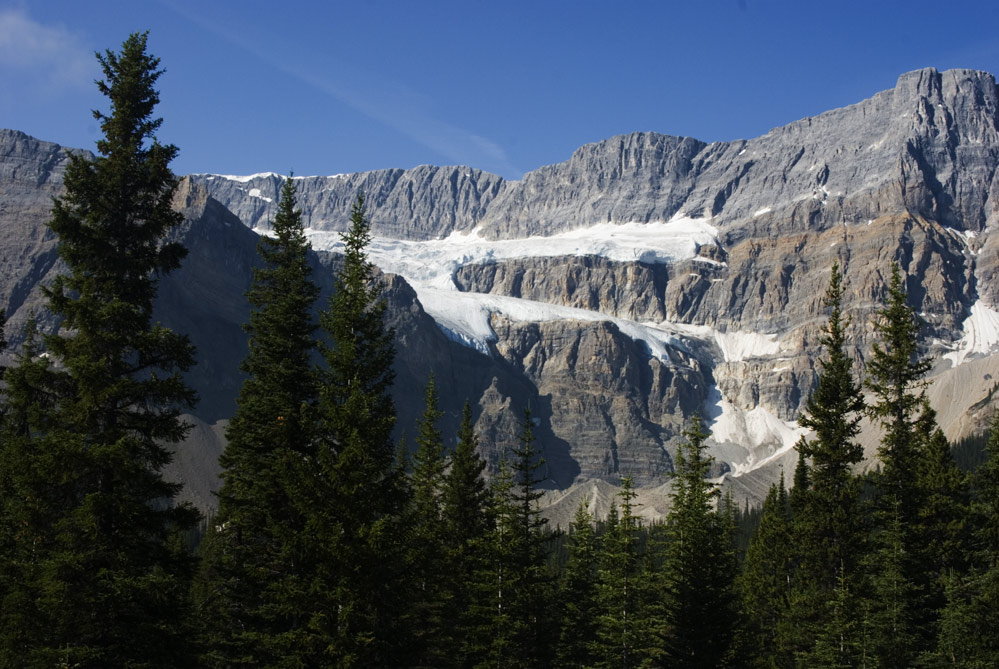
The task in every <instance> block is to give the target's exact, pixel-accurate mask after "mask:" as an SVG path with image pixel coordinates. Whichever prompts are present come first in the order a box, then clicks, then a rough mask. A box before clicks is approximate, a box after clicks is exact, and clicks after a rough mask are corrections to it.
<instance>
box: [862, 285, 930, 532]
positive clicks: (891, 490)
mask: <svg viewBox="0 0 999 669" xmlns="http://www.w3.org/2000/svg"><path fill="white" fill-rule="evenodd" d="M874 329H875V331H876V332H877V334H878V335H879V336H880V338H881V343H875V344H874V348H873V353H872V355H871V359H870V361H869V362H868V364H867V372H868V377H867V380H866V383H865V386H866V387H867V389H868V390H870V391H871V393H873V395H874V399H875V401H874V403H873V404H871V405H870V406H869V407H868V415H869V416H870V417H871V419H872V420H874V421H877V422H879V423H880V424H881V426H882V427H883V428H884V430H885V436H884V439H882V441H881V446H880V447H879V448H878V456H879V457H880V459H881V463H882V465H883V468H882V470H881V476H880V481H879V487H880V488H881V490H882V491H883V492H884V493H885V494H888V495H891V496H892V498H893V499H890V500H888V502H887V505H888V508H889V509H890V508H891V507H893V506H894V502H895V500H896V499H897V500H898V501H900V502H901V506H902V512H903V513H904V514H915V513H916V509H918V506H919V505H918V500H917V499H916V497H917V494H918V493H917V490H916V486H917V470H918V461H919V453H918V449H917V445H918V443H919V440H918V439H917V438H916V432H917V430H916V422H917V420H918V417H919V415H918V411H919V410H920V409H921V408H923V406H924V401H923V392H922V391H923V381H922V379H923V376H924V375H925V374H926V372H927V371H929V368H930V361H929V360H926V359H924V358H923V357H921V356H920V354H919V339H918V335H919V319H918V318H917V316H916V313H915V310H913V308H912V307H910V306H909V305H908V303H907V297H906V293H905V291H904V289H903V287H902V277H901V273H900V271H899V269H898V266H897V265H892V275H891V284H890V285H889V287H888V298H887V302H886V303H885V307H884V309H882V310H881V311H880V312H879V314H878V319H877V320H876V321H875V323H874ZM904 520H905V521H906V522H908V520H909V519H908V518H905V519H904Z"/></svg>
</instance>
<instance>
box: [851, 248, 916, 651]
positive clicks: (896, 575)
mask: <svg viewBox="0 0 999 669" xmlns="http://www.w3.org/2000/svg"><path fill="white" fill-rule="evenodd" d="M874 328H875V331H876V332H877V334H878V335H879V336H880V340H881V341H880V342H877V343H875V344H874V347H873V353H872V355H871V358H870V360H869V362H868V365H867V372H868V377H867V380H866V383H865V385H866V386H867V388H868V389H869V390H870V391H871V393H872V394H873V395H874V401H873V403H872V404H870V405H869V407H868V414H869V415H870V417H871V419H872V420H874V421H877V422H878V423H879V424H880V425H881V426H882V428H883V429H884V437H883V439H882V441H881V445H880V446H879V448H878V456H879V458H880V460H881V465H882V466H881V469H880V471H879V472H877V473H876V475H875V476H874V482H875V500H874V504H875V518H874V532H873V536H872V542H873V544H872V547H871V550H870V552H869V556H870V561H869V570H870V572H871V585H870V588H869V593H870V597H869V601H868V603H869V609H870V612H869V618H870V634H871V648H872V653H873V655H874V656H875V657H876V658H877V660H878V661H879V662H880V663H881V665H882V666H885V667H905V666H908V665H909V664H910V663H911V662H912V661H913V660H914V658H916V657H918V655H919V654H920V653H921V652H922V651H924V650H926V649H927V647H928V645H929V643H930V640H931V639H930V636H931V629H930V627H929V625H930V623H931V620H932V611H931V610H930V608H929V606H928V598H927V596H926V595H927V590H928V588H929V585H930V583H929V580H930V579H929V578H928V570H926V569H924V560H923V557H924V541H923V537H922V533H921V531H920V529H921V525H920V522H919V513H920V509H921V508H922V507H923V504H924V491H923V489H922V487H921V485H920V477H919V473H920V463H921V460H922V458H923V452H922V447H923V446H924V445H925V443H926V436H927V432H928V425H927V422H926V421H925V420H924V421H922V422H921V413H920V410H921V409H924V407H926V402H925V399H924V393H923V380H922V379H923V376H924V375H925V374H926V372H927V371H928V370H929V367H930V362H929V360H927V359H925V358H923V357H922V356H921V354H920V352H919V339H918V334H919V319H918V317H917V316H916V313H915V310H914V309H913V308H912V307H910V306H909V304H908V301H907V295H906V292H905V290H904V288H903V285H902V277H901V272H900V271H899V268H898V266H897V265H893V266H892V274H891V282H890V284H889V286H888V295H887V299H886V302H885V306H884V308H883V309H882V310H881V311H880V312H879V314H878V318H877V319H876V320H875V323H874Z"/></svg>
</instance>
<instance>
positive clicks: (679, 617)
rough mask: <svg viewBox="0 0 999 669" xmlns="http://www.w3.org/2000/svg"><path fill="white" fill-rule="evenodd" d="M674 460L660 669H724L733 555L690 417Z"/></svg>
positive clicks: (731, 625) (696, 423)
mask: <svg viewBox="0 0 999 669" xmlns="http://www.w3.org/2000/svg"><path fill="white" fill-rule="evenodd" d="M684 436H685V437H686V441H685V442H684V443H683V444H681V445H680V448H679V450H678V451H677V458H676V475H675V478H674V480H673V490H672V492H671V493H670V510H669V513H668V515H667V519H666V522H667V541H668V543H667V544H666V555H665V559H664V564H663V568H662V575H663V583H662V586H663V592H662V598H663V600H664V606H665V611H664V616H663V621H662V626H661V629H660V630H659V633H658V634H659V637H660V639H661V640H662V645H663V651H664V652H663V654H662V655H661V656H660V657H659V658H658V659H657V663H658V666H664V667H676V668H682V667H724V666H726V665H727V664H728V663H729V661H730V659H731V658H730V649H731V644H732V640H733V635H734V633H735V621H736V611H735V596H734V589H733V588H734V576H735V565H734V553H733V550H732V544H731V540H730V539H731V538H730V537H729V536H728V535H727V534H726V533H725V532H724V525H725V523H724V522H723V520H722V518H721V517H720V516H719V515H718V513H717V511H716V509H715V508H714V507H715V505H716V503H717V498H718V490H717V488H716V487H715V486H714V485H713V484H712V483H711V482H710V481H709V480H708V479H707V476H708V472H709V470H710V467H711V462H712V458H711V457H710V456H709V455H707V454H706V452H705V451H706V450H707V446H706V445H705V441H706V440H707V438H708V436H709V435H708V433H707V432H706V431H705V429H704V426H703V423H702V422H701V418H700V416H698V415H695V416H694V419H693V422H692V424H691V426H690V428H689V429H688V430H687V431H686V432H685V434H684Z"/></svg>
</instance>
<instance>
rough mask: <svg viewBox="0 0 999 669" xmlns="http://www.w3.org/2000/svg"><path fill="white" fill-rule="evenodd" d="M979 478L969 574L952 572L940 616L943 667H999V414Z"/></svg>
mask: <svg viewBox="0 0 999 669" xmlns="http://www.w3.org/2000/svg"><path fill="white" fill-rule="evenodd" d="M985 453H986V459H985V462H984V463H983V464H982V465H981V466H980V467H979V468H978V470H976V472H975V474H974V481H975V484H976V485H975V487H976V488H977V491H978V495H977V498H976V500H975V502H974V507H973V513H972V514H971V518H973V519H974V521H975V523H974V525H975V526H974V530H973V532H972V536H971V542H970V545H971V547H972V550H971V551H969V554H970V558H971V568H970V570H969V571H968V573H967V574H966V575H965V574H960V573H958V572H956V571H951V572H950V573H949V574H948V577H947V579H946V596H947V604H946V606H945V607H944V609H943V611H942V613H941V616H940V625H939V632H938V636H937V648H936V653H935V656H934V657H935V659H936V660H937V661H938V663H939V664H940V665H941V666H959V667H969V668H974V669H984V668H985V667H995V666H999V638H997V636H996V634H995V630H996V629H999V605H997V603H999V414H997V415H996V418H994V419H993V423H992V433H991V436H990V437H989V441H988V444H987V445H986V447H985Z"/></svg>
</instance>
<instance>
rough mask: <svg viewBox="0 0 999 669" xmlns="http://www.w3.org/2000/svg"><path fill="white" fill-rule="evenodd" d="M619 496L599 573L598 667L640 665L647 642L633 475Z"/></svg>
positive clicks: (611, 517)
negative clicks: (618, 504) (618, 505)
mask: <svg viewBox="0 0 999 669" xmlns="http://www.w3.org/2000/svg"><path fill="white" fill-rule="evenodd" d="M618 496H619V497H620V499H621V505H620V512H618V507H617V506H616V505H615V506H612V507H611V511H612V515H611V516H610V517H609V518H608V522H607V524H606V531H605V532H604V535H603V537H602V538H601V549H600V568H599V571H598V574H597V576H598V579H599V580H598V590H597V595H598V602H599V605H600V617H599V618H598V621H597V622H598V625H597V630H596V631H597V640H598V642H599V646H600V660H599V661H598V662H597V664H596V665H595V666H598V667H622V668H626V667H638V666H640V665H641V663H642V661H643V659H644V652H645V650H646V648H647V647H648V645H649V641H648V638H647V632H646V629H645V622H646V620H645V616H646V612H645V611H644V610H643V607H642V604H643V603H644V599H645V597H644V593H643V586H644V584H645V579H644V578H643V574H642V565H643V561H642V559H641V557H642V556H641V555H640V553H639V546H638V529H639V528H638V520H637V519H636V518H635V514H634V500H635V490H634V487H633V486H632V479H631V477H625V478H624V479H622V481H621V490H620V492H619V493H618Z"/></svg>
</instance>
